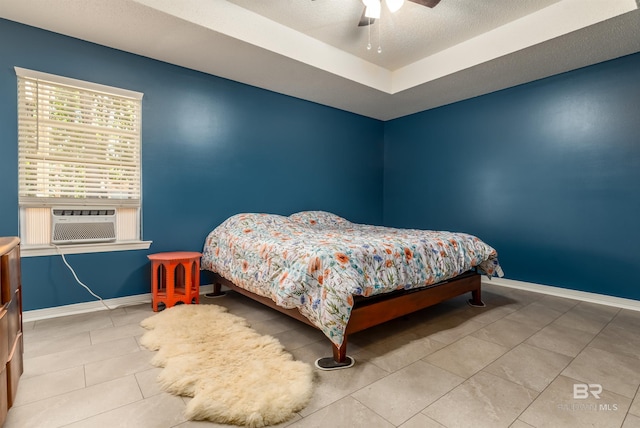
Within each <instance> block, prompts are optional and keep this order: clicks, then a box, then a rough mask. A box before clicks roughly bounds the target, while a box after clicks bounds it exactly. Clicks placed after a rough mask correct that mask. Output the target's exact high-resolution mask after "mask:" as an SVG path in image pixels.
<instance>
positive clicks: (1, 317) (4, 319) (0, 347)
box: [0, 304, 15, 426]
mask: <svg viewBox="0 0 640 428" xmlns="http://www.w3.org/2000/svg"><path fill="white" fill-rule="evenodd" d="M8 309H9V305H8V304H7V305H3V306H2V307H0V337H1V338H2V340H0V368H2V369H4V366H5V364H6V362H7V360H8V359H9V338H7V332H8V331H9V311H8ZM14 340H15V339H14ZM0 426H1V425H0Z"/></svg>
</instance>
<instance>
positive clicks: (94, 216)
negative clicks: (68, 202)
mask: <svg viewBox="0 0 640 428" xmlns="http://www.w3.org/2000/svg"><path fill="white" fill-rule="evenodd" d="M51 213H52V216H51V223H52V227H51V242H52V243H53V244H56V245H59V244H82V243H88V242H113V241H115V240H116V209H115V208H110V207H105V208H103V207H80V208H78V207H55V208H52V210H51Z"/></svg>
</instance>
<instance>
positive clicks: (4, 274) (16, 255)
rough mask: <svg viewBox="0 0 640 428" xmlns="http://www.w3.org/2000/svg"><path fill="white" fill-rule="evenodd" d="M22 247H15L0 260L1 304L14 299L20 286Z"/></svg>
mask: <svg viewBox="0 0 640 428" xmlns="http://www.w3.org/2000/svg"><path fill="white" fill-rule="evenodd" d="M19 248H20V247H14V248H13V249H12V250H11V251H9V252H8V253H6V254H4V255H3V256H2V258H1V260H0V265H1V266H2V267H0V283H2V287H1V288H2V290H1V292H0V300H1V301H0V304H4V303H7V302H8V301H9V300H11V299H12V298H13V295H14V294H15V292H16V290H17V289H18V287H19V286H20V279H21V278H20V249H19Z"/></svg>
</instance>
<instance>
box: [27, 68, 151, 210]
mask: <svg viewBox="0 0 640 428" xmlns="http://www.w3.org/2000/svg"><path fill="white" fill-rule="evenodd" d="M16 74H17V76H18V146H19V148H18V163H19V164H18V168H19V173H18V175H19V177H18V186H19V202H20V205H21V206H28V205H40V206H42V205H43V204H45V205H49V203H61V202H63V203H69V202H71V203H79V202H81V203H82V204H86V205H91V204H104V203H109V204H110V205H117V206H132V205H133V206H138V207H139V206H140V186H141V177H140V150H141V147H140V146H141V144H140V127H141V123H140V122H141V121H140V115H141V107H142V94H141V93H138V92H133V91H127V90H122V89H119V88H112V87H107V86H102V85H97V84H94V83H89V82H83V81H78V80H74V79H67V78H64V77H60V76H53V75H49V74H45V73H40V72H35V71H31V70H25V69H21V68H18V67H16Z"/></svg>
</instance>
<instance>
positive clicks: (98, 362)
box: [5, 285, 640, 428]
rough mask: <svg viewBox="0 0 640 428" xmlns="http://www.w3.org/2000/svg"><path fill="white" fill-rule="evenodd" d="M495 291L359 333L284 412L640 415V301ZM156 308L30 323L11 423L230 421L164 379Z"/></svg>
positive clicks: (295, 340)
mask: <svg viewBox="0 0 640 428" xmlns="http://www.w3.org/2000/svg"><path fill="white" fill-rule="evenodd" d="M483 299H484V301H485V303H486V304H487V307H486V308H484V309H478V308H471V307H469V306H467V305H466V304H465V300H466V297H460V298H456V299H453V300H451V301H448V302H445V303H443V304H440V305H437V306H434V307H432V308H429V309H426V310H423V311H420V312H417V313H415V314H412V315H411V316H406V317H403V318H401V319H398V320H395V321H392V322H389V323H386V324H384V325H381V326H378V327H375V328H372V329H370V330H367V331H365V332H362V333H358V334H355V335H352V336H351V338H350V347H349V351H348V353H349V354H350V355H352V356H354V357H355V358H356V360H357V364H356V366H355V367H353V368H351V369H348V370H340V371H331V372H322V371H317V378H316V389H315V393H314V397H313V399H312V401H311V403H310V404H309V405H308V406H307V407H306V408H305V409H303V410H302V411H300V412H299V414H297V415H296V416H295V417H294V418H293V419H292V420H290V421H288V422H287V423H284V424H282V425H281V426H288V427H366V428H377V427H401V428H417V427H420V428H425V427H427V428H428V427H443V426H444V427H492V428H494V427H514V428H531V427H538V428H542V427H554V428H555V427H582V426H593V427H624V428H630V427H640V392H638V387H639V385H640V312H634V311H630V310H622V309H618V308H612V307H607V306H599V305H595V304H590V303H585V302H579V301H574V300H568V299H562V298H557V297H552V296H545V295H542V294H535V293H529V292H524V291H521V290H514V289H508V288H502V287H498V286H492V285H489V286H486V287H485V288H484V293H483ZM202 300H203V303H214V304H219V305H224V306H226V307H228V308H229V311H230V312H232V313H234V314H237V315H240V316H243V317H245V318H247V319H248V320H249V321H250V322H251V324H252V326H253V327H254V328H255V329H256V330H258V331H259V332H261V333H263V334H271V335H273V336H275V337H277V338H278V339H280V341H281V342H282V343H283V344H284V345H285V347H286V348H287V349H288V350H289V351H290V352H291V353H292V354H293V355H294V356H295V357H296V358H297V359H299V360H303V361H307V362H309V363H311V364H312V363H313V361H314V360H315V358H317V357H318V356H326V355H329V354H330V348H329V345H328V341H327V340H326V339H325V338H324V336H322V334H320V333H319V332H318V331H316V330H314V329H312V328H310V327H308V326H306V325H304V324H302V323H300V322H298V321H295V320H292V319H290V318H288V317H286V316H284V315H281V314H280V313H278V312H276V311H274V310H271V309H268V308H265V307H263V306H261V305H259V304H257V303H254V302H253V301H251V300H249V299H247V298H245V297H243V296H241V295H238V294H236V293H228V294H227V295H226V296H224V297H221V298H218V299H207V298H203V299H202ZM152 314H153V313H152V311H151V307H150V304H147V305H141V306H131V307H125V308H118V309H115V310H113V311H110V312H109V311H101V312H95V313H91V314H83V315H74V316H68V317H61V318H56V319H50V320H43V321H36V322H31V323H27V324H25V326H24V329H25V334H24V339H25V342H24V343H25V354H24V357H25V360H24V366H25V371H24V375H23V376H22V378H21V380H20V384H19V389H18V395H17V397H16V403H15V405H14V407H13V408H12V409H11V410H10V412H9V415H8V418H7V421H6V423H5V428H26V427H38V428H44V427H63V426H64V427H91V428H96V427H136V428H144V427H154V428H156V427H181V428H188V427H221V426H223V425H218V424H213V423H206V422H190V421H186V420H185V419H184V417H183V416H182V411H183V409H184V407H185V403H186V401H187V400H188V398H180V397H174V396H171V395H169V394H167V393H164V392H162V391H160V390H159V388H158V386H157V384H156V381H155V378H156V376H157V374H158V373H159V370H160V369H158V368H154V367H152V366H151V365H150V364H149V360H150V359H151V355H152V353H151V352H149V351H147V350H145V349H144V348H142V347H141V346H140V345H139V343H138V340H139V337H140V336H141V335H142V334H143V332H144V331H143V329H142V328H141V327H140V326H139V322H140V321H141V320H142V319H144V318H146V317H147V316H150V315H152ZM194 328H215V326H210V325H201V326H194ZM578 384H581V385H582V384H584V385H591V386H580V385H578ZM575 385H578V386H577V387H576V386H575ZM600 386H601V387H602V391H600ZM574 389H575V391H576V394H577V396H578V398H574ZM591 392H593V393H595V394H596V395H598V398H596V397H595V396H594V395H593V394H591ZM598 393H599V394H598ZM583 395H585V396H587V395H588V397H587V398H584V399H583V398H581V397H582V396H583Z"/></svg>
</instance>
